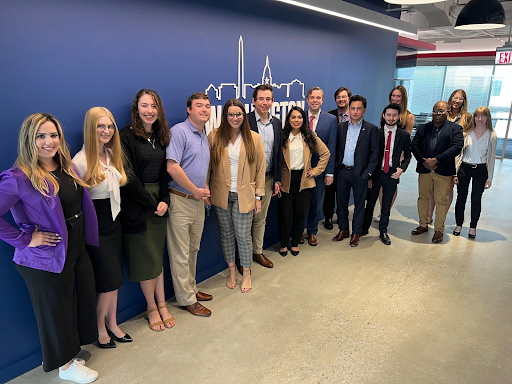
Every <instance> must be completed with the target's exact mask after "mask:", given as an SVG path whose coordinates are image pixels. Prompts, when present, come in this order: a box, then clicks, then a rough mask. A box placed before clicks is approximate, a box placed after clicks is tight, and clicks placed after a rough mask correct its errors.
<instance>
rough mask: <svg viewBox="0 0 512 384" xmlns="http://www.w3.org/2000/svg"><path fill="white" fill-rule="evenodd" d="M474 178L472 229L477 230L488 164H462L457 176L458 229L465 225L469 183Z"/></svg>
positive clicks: (456, 219) (456, 214)
mask: <svg viewBox="0 0 512 384" xmlns="http://www.w3.org/2000/svg"><path fill="white" fill-rule="evenodd" d="M471 178H473V185H472V188H471V223H470V224H469V227H470V228H476V224H477V223H478V219H479V218H480V212H481V211H482V194H483V193H484V189H485V182H486V181H487V164H466V163H462V164H461V166H460V168H459V173H458V174H457V179H458V184H457V202H456V204H455V222H456V223H457V226H458V227H462V224H463V223H464V208H465V206H466V200H467V198H468V191H469V182H470V181H471Z"/></svg>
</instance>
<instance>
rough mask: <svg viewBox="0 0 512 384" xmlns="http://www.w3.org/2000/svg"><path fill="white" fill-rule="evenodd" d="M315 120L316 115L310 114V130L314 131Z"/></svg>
mask: <svg viewBox="0 0 512 384" xmlns="http://www.w3.org/2000/svg"><path fill="white" fill-rule="evenodd" d="M313 120H315V116H309V130H310V131H313Z"/></svg>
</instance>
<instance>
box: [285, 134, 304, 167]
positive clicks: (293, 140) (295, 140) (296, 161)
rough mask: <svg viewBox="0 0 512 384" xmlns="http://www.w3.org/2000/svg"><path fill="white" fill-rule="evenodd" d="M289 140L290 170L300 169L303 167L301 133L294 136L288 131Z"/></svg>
mask: <svg viewBox="0 0 512 384" xmlns="http://www.w3.org/2000/svg"><path fill="white" fill-rule="evenodd" d="M288 139H289V140H290V170H292V171H300V170H301V169H304V141H303V140H302V133H300V132H299V133H298V134H297V135H296V136H294V135H293V133H291V132H290V136H288Z"/></svg>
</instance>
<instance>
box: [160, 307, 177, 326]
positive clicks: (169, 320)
mask: <svg viewBox="0 0 512 384" xmlns="http://www.w3.org/2000/svg"><path fill="white" fill-rule="evenodd" d="M159 303H165V301H159ZM157 304H158V303H157ZM162 308H165V309H167V305H166V304H164V305H159V306H158V307H157V309H158V310H160V309H162ZM158 313H160V311H158ZM169 315H170V314H169ZM173 321H174V325H171V326H169V327H168V326H167V324H168V323H171V322H173ZM162 324H163V325H164V327H165V328H172V327H174V326H175V325H176V319H175V318H174V317H172V315H171V317H168V318H167V319H164V320H163V321H162Z"/></svg>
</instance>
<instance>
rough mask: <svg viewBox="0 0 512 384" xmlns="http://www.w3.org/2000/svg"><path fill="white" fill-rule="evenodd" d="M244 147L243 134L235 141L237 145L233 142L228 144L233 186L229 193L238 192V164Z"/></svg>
mask: <svg viewBox="0 0 512 384" xmlns="http://www.w3.org/2000/svg"><path fill="white" fill-rule="evenodd" d="M241 145H242V132H240V133H239V134H238V136H237V137H236V140H235V144H233V142H232V141H231V140H229V142H228V154H229V174H230V176H231V177H230V178H231V184H230V188H229V192H238V189H237V187H236V185H237V182H238V162H239V159H240V146H241Z"/></svg>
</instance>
